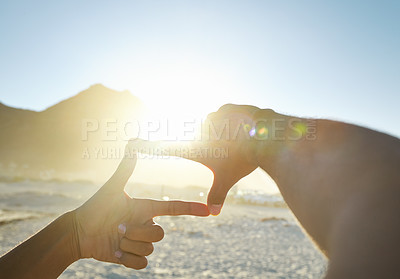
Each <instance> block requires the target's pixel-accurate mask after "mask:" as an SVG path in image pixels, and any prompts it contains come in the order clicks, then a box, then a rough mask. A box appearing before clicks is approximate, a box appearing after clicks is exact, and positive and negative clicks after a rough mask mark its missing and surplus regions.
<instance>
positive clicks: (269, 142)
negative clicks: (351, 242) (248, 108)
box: [257, 110, 399, 251]
mask: <svg viewBox="0 0 400 279" xmlns="http://www.w3.org/2000/svg"><path fill="white" fill-rule="evenodd" d="M263 115H264V116H266V117H268V119H270V121H271V119H273V118H275V119H281V120H282V121H281V122H280V123H281V126H283V127H284V128H285V129H284V130H280V131H279V133H280V134H278V136H279V137H275V138H273V137H269V138H267V139H265V140H258V143H257V151H258V152H257V161H258V163H259V166H260V167H261V168H263V169H264V170H265V171H266V172H268V173H269V174H270V175H271V177H272V178H273V179H274V180H275V181H276V183H277V185H278V187H279V189H280V190H281V193H282V195H283V197H284V198H285V200H286V202H287V203H288V205H289V207H290V208H291V209H292V211H293V213H294V214H295V215H296V217H297V218H298V219H299V221H300V222H301V224H302V225H303V227H304V228H305V229H306V230H307V231H308V233H309V234H310V235H311V236H312V237H313V238H314V239H315V240H316V242H317V243H318V245H319V246H320V247H321V248H322V249H323V250H325V251H326V250H329V241H330V237H331V236H330V234H331V232H332V230H333V226H334V225H335V224H336V223H335V222H336V221H337V216H340V212H341V211H342V210H344V208H348V206H347V205H348V203H351V202H352V199H354V198H355V197H356V198H360V197H361V198H363V199H366V198H369V197H370V196H374V194H375V193H376V191H379V189H382V187H386V188H387V189H389V190H390V189H391V187H393V186H395V185H394V183H396V181H397V184H398V183H399V176H398V174H397V171H396V168H397V167H396V165H398V163H399V154H398V152H399V141H398V139H395V138H393V137H390V136H388V135H385V134H382V133H378V132H375V131H372V130H369V129H366V128H362V127H358V126H355V125H350V124H346V123H341V122H336V121H329V120H311V119H304V118H293V117H290V116H286V115H280V114H275V113H273V112H272V113H271V111H266V112H265V113H264V112H263V111H262V110H261V111H260V112H258V115H257V117H258V118H262V116H263ZM289 123H292V124H291V125H290V124H289ZM293 123H301V125H304V126H302V127H303V128H304V127H305V129H303V131H306V133H303V134H302V136H301V137H298V136H296V133H297V131H295V129H293V126H294V125H295V124H293ZM310 127H311V128H312V129H310ZM271 128H273V127H271ZM278 130H279V129H278ZM307 131H308V133H307ZM310 132H312V133H311V134H310ZM396 152H397V154H396ZM396 162H397V163H396Z"/></svg>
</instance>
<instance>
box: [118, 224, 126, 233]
mask: <svg viewBox="0 0 400 279" xmlns="http://www.w3.org/2000/svg"><path fill="white" fill-rule="evenodd" d="M118 232H119V233H120V234H125V233H126V226H125V224H119V225H118Z"/></svg>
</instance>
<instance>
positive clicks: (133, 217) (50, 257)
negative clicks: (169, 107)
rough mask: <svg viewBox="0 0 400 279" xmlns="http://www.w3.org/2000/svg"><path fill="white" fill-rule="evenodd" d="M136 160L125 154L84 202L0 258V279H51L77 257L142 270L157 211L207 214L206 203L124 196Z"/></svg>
mask: <svg viewBox="0 0 400 279" xmlns="http://www.w3.org/2000/svg"><path fill="white" fill-rule="evenodd" d="M135 164H136V155H134V156H125V158H124V159H123V160H122V162H121V164H120V165H119V167H118V169H117V170H116V172H115V173H114V175H113V176H112V177H111V178H110V179H109V181H107V183H106V184H105V185H104V186H103V187H101V188H100V189H99V191H98V192H97V193H96V194H95V195H94V196H92V197H91V198H90V199H89V200H88V201H87V202H86V203H84V204H83V205H82V206H81V207H79V208H77V209H75V210H74V211H71V212H68V213H66V214H64V215H62V216H61V217H59V218H58V219H56V220H55V221H53V222H52V223H50V224H49V225H48V226H47V227H45V228H44V229H43V230H41V231H40V232H38V233H37V234H36V235H34V236H33V237H31V238H29V239H28V240H26V241H25V242H23V243H22V244H20V245H19V246H17V247H16V248H14V249H13V250H11V251H10V252H8V253H7V254H5V255H4V256H2V257H1V258H0V274H1V277H2V278H3V277H4V278H44V279H45V278H56V277H58V276H59V275H60V274H61V273H62V272H63V271H64V270H65V269H66V268H67V267H68V266H69V265H70V264H72V263H73V262H75V261H77V260H79V259H81V258H94V259H97V260H99V261H105V262H111V263H116V264H122V265H125V266H126V267H130V268H134V269H141V268H145V267H146V265H147V259H146V256H148V255H149V254H151V253H152V252H153V245H152V242H157V241H160V240H161V239H162V238H163V236H164V232H163V230H162V228H161V227H160V226H158V225H157V224H155V223H154V222H153V220H152V219H153V217H155V216H161V215H195V216H208V215H209V213H208V209H207V207H206V205H204V204H200V203H195V202H183V201H168V202H167V201H156V200H149V199H135V198H131V197H129V196H128V194H127V193H126V192H125V191H124V186H125V184H126V182H127V181H128V179H129V177H130V176H131V174H132V172H133V169H134V167H135Z"/></svg>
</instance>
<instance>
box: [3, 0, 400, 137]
mask: <svg viewBox="0 0 400 279" xmlns="http://www.w3.org/2000/svg"><path fill="white" fill-rule="evenodd" d="M399 3H400V2H398V1H330V2H328V1H298V0H296V1H283V0H282V1H278V0H274V1H267V0H265V1H244V0H243V1H233V0H230V1H221V0H220V1H1V2H0V35H1V40H0V101H1V102H3V103H5V104H7V105H10V106H15V107H22V108H29V109H34V110H42V109H45V108H46V107H48V106H51V105H53V104H55V103H56V102H59V101H60V100H62V99H65V98H68V97H70V96H71V95H74V94H76V93H78V92H79V91H82V90H84V89H86V88H88V87H89V86H90V85H92V84H95V83H102V84H104V85H106V86H108V87H110V88H113V89H117V90H124V89H128V90H130V91H131V92H132V93H133V94H134V95H136V96H138V97H139V98H141V99H143V100H144V101H145V102H146V103H147V105H148V106H149V107H151V108H154V110H161V111H162V110H165V111H167V112H168V111H174V112H175V113H182V114H188V113H191V112H195V113H198V114H206V113H207V112H209V111H212V110H215V109H217V108H218V107H219V106H220V105H222V104H224V103H244V104H253V105H257V106H259V107H263V108H267V107H268V108H272V109H274V110H276V111H278V112H281V113H288V114H293V115H299V116H310V117H324V118H333V119H338V120H344V121H348V122H352V123H357V124H362V125H366V126H369V127H372V128H375V129H378V130H381V131H385V132H388V133H391V134H393V135H396V136H400V125H399V123H398V122H399V120H400V117H399V116H400V112H399V110H398V107H399V104H400V51H399V49H400V17H399V14H400V4H399Z"/></svg>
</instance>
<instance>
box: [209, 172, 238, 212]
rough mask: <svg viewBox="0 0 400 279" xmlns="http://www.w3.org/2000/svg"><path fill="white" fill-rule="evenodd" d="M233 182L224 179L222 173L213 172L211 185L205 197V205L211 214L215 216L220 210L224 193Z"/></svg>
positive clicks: (226, 192)
mask: <svg viewBox="0 0 400 279" xmlns="http://www.w3.org/2000/svg"><path fill="white" fill-rule="evenodd" d="M233 184H235V181H226V179H224V176H223V175H222V174H214V181H213V185H212V186H211V189H210V192H209V193H208V198H207V206H208V210H209V211H210V214H211V215H214V216H216V215H218V214H219V213H220V212H221V208H222V205H223V204H224V201H225V198H226V195H227V194H228V192H229V190H230V189H231V188H232V186H233Z"/></svg>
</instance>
